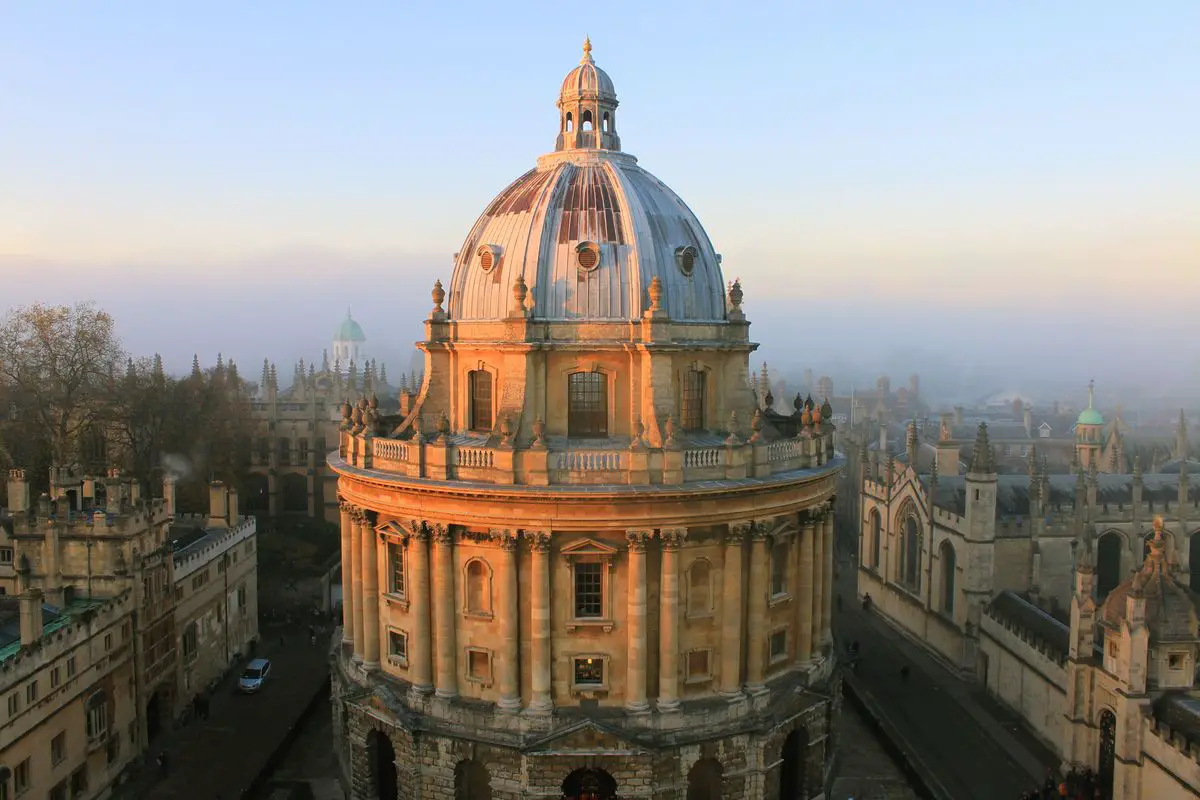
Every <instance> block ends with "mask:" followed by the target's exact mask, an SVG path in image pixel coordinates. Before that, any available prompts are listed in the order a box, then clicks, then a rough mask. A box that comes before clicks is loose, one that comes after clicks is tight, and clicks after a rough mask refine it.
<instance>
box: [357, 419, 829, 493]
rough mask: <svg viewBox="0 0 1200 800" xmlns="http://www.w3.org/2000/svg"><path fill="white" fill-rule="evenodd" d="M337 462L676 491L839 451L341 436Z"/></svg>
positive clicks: (777, 443)
mask: <svg viewBox="0 0 1200 800" xmlns="http://www.w3.org/2000/svg"><path fill="white" fill-rule="evenodd" d="M476 441H478V440H476ZM339 454H340V456H341V458H342V459H343V460H344V461H345V463H346V465H347V466H350V467H357V468H360V469H369V470H372V471H375V472H379V473H384V474H388V473H393V474H395V475H397V476H399V477H408V478H425V479H432V480H450V481H453V480H459V481H469V482H475V483H490V484H497V485H514V484H515V485H531V486H554V485H564V486H569V485H573V484H583V485H596V484H617V485H634V486H639V485H643V486H644V485H656V484H661V485H668V486H673V485H682V484H687V483H694V482H698V481H714V480H738V479H744V478H766V477H770V476H772V475H778V474H783V473H788V472H795V471H798V470H806V469H817V468H820V467H823V466H825V465H826V464H827V463H828V462H829V461H830V460H831V459H832V458H833V455H834V448H833V431H832V429H826V430H822V431H819V432H814V433H812V434H811V435H810V434H801V435H799V436H795V437H790V438H786V439H776V440H774V441H770V442H765V441H764V442H754V441H750V442H746V443H740V444H729V443H727V444H724V445H716V446H714V445H712V444H708V445H706V446H694V445H690V444H683V445H680V446H678V447H671V448H664V449H657V448H646V447H627V446H623V444H622V443H619V442H614V443H613V444H612V445H611V446H609V447H603V446H601V447H589V448H575V447H571V446H569V445H568V446H566V447H562V448H561V449H560V448H557V447H555V446H549V447H540V448H537V447H535V448H519V447H518V448H513V447H511V446H504V445H500V446H496V447H489V446H480V445H477V444H471V445H467V444H463V443H462V442H461V441H456V440H455V438H454V437H451V436H447V437H440V438H436V439H429V440H416V439H409V440H400V439H385V438H377V437H373V436H368V435H363V434H352V433H349V432H345V431H343V432H342V434H341V446H340V453H339Z"/></svg>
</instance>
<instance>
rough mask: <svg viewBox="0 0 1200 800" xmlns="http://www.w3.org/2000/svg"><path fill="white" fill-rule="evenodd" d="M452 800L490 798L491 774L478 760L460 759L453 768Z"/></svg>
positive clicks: (481, 799) (484, 799)
mask: <svg viewBox="0 0 1200 800" xmlns="http://www.w3.org/2000/svg"><path fill="white" fill-rule="evenodd" d="M454 800H492V776H491V775H490V774H488V770H487V767H485V766H484V765H483V764H480V763H479V762H478V761H471V760H467V761H460V762H458V765H457V766H456V767H455V768H454Z"/></svg>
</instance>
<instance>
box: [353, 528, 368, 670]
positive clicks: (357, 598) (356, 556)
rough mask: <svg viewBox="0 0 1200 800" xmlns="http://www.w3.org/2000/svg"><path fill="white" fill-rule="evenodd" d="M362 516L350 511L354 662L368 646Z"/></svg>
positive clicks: (360, 658)
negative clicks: (360, 522)
mask: <svg viewBox="0 0 1200 800" xmlns="http://www.w3.org/2000/svg"><path fill="white" fill-rule="evenodd" d="M360 516H362V510H361V509H359V508H352V509H351V510H350V574H351V576H352V578H351V586H350V589H351V591H350V594H351V596H352V597H353V598H354V608H353V609H352V612H353V614H354V660H355V661H360V662H361V661H362V659H363V646H364V645H365V644H366V639H365V637H364V636H363V607H362V594H363V563H362V526H360V525H359V524H358V519H359V517H360Z"/></svg>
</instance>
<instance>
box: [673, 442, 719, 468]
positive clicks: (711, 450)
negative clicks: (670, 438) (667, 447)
mask: <svg viewBox="0 0 1200 800" xmlns="http://www.w3.org/2000/svg"><path fill="white" fill-rule="evenodd" d="M724 465H725V448H723V447H705V448H703V449H702V450H684V451H683V467H684V469H697V468H700V467H721V466H724Z"/></svg>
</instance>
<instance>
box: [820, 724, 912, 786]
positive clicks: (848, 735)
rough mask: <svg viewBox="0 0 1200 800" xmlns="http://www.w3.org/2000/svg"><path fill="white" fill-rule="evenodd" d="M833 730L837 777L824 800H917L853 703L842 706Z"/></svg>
mask: <svg viewBox="0 0 1200 800" xmlns="http://www.w3.org/2000/svg"><path fill="white" fill-rule="evenodd" d="M837 728H838V730H837V757H838V776H837V777H836V778H835V779H834V781H833V787H832V789H831V790H830V792H829V794H828V795H827V798H828V800H852V799H853V798H861V800H921V795H919V794H918V793H917V790H916V789H915V788H914V787H913V786H912V785H911V784H910V783H909V780H908V778H907V777H905V775H904V772H903V771H902V770H901V769H900V767H899V766H898V765H897V764H896V763H895V761H893V760H892V757H891V756H890V755H889V754H888V752H887V748H886V746H885V744H884V742H882V741H881V740H880V739H879V736H878V735H877V734H876V733H875V731H874V730H872V729H871V726H870V724H869V722H868V721H867V719H865V718H864V717H863V715H862V714H861V713H860V712H859V710H858V709H857V708H855V707H854V704H853V703H849V702H847V703H842V713H841V714H839V715H838V721H837Z"/></svg>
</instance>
